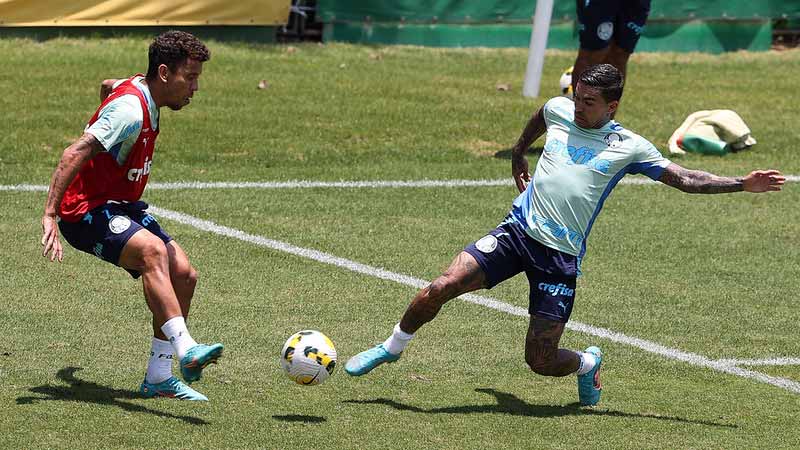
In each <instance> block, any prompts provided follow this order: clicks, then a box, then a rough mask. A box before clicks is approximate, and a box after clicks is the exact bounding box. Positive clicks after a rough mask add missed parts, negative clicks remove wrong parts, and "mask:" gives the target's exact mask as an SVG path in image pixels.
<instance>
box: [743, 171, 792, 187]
mask: <svg viewBox="0 0 800 450" xmlns="http://www.w3.org/2000/svg"><path fill="white" fill-rule="evenodd" d="M784 183H786V177H784V176H782V175H781V173H780V172H779V171H777V170H754V171H752V172H750V173H749V174H748V175H747V176H746V177H744V178H743V179H742V188H743V189H744V190H745V191H747V192H768V191H780V190H781V186H783V184H784Z"/></svg>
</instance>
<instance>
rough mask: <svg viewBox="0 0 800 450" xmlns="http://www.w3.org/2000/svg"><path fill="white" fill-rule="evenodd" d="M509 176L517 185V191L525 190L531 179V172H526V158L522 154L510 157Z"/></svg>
mask: <svg viewBox="0 0 800 450" xmlns="http://www.w3.org/2000/svg"><path fill="white" fill-rule="evenodd" d="M511 176H512V177H513V178H514V183H515V184H516V185H517V189H519V192H520V193H522V192H525V189H526V188H527V187H528V183H530V181H531V174H530V173H528V159H527V158H525V157H524V156H512V157H511Z"/></svg>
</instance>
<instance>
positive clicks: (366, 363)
mask: <svg viewBox="0 0 800 450" xmlns="http://www.w3.org/2000/svg"><path fill="white" fill-rule="evenodd" d="M398 359H400V355H393V354H391V353H389V352H388V351H387V350H386V348H384V347H383V344H378V345H376V346H375V347H372V348H371V349H369V350H364V351H363V352H361V353H359V354H357V355H356V356H353V357H352V358H350V360H349V361H347V364H345V365H344V371H345V372H347V374H348V375H352V376H354V377H360V376H361V375H366V374H368V373H370V372H371V371H372V369H374V368H376V367H378V366H380V365H381V364H383V363H391V362H395V361H397V360H398Z"/></svg>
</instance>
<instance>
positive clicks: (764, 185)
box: [658, 163, 786, 194]
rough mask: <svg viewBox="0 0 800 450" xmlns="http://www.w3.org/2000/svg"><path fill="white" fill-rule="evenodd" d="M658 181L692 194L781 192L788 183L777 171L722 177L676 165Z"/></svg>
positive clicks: (673, 164) (665, 170)
mask: <svg viewBox="0 0 800 450" xmlns="http://www.w3.org/2000/svg"><path fill="white" fill-rule="evenodd" d="M658 181H660V182H662V183H664V184H666V185H669V186H672V187H674V188H676V189H679V190H681V191H683V192H688V193H690V194H723V193H726V192H739V191H746V192H768V191H780V190H781V186H783V184H784V182H785V181H786V177H783V176H781V173H780V172H778V171H777V170H754V171H753V172H750V173H749V174H748V175H747V176H744V177H737V178H731V177H720V176H717V175H714V174H711V173H708V172H703V171H702V170H690V169H686V168H683V167H681V166H679V165H677V164H675V163H671V164H670V165H669V166H667V168H666V169H664V173H662V174H661V178H659V179H658Z"/></svg>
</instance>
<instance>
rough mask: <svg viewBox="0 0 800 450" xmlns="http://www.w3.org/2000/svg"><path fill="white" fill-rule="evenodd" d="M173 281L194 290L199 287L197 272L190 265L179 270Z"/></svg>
mask: <svg viewBox="0 0 800 450" xmlns="http://www.w3.org/2000/svg"><path fill="white" fill-rule="evenodd" d="M173 279H174V280H175V282H177V283H180V284H182V285H183V286H184V287H186V288H189V289H192V290H194V288H195V286H197V271H196V270H195V269H194V267H192V266H191V265H189V266H187V267H185V268H180V269H178V270H177V271H176V273H175V275H174V278H173Z"/></svg>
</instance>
